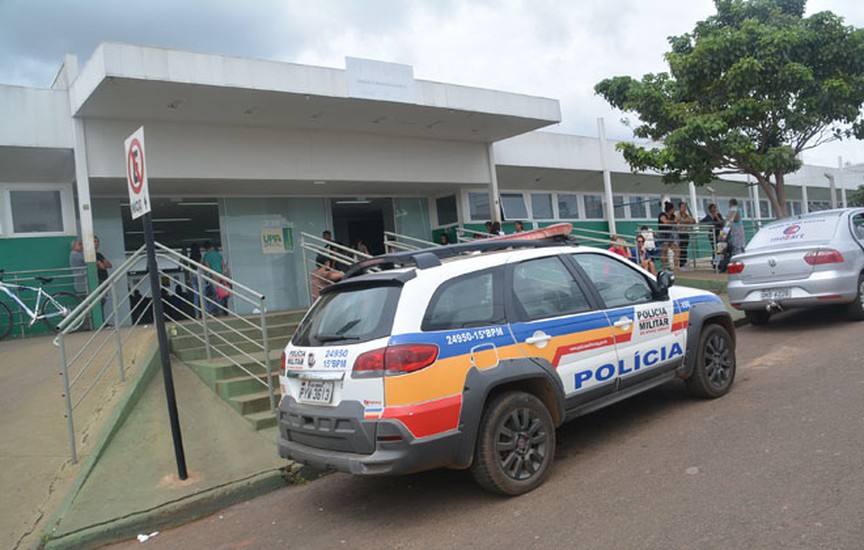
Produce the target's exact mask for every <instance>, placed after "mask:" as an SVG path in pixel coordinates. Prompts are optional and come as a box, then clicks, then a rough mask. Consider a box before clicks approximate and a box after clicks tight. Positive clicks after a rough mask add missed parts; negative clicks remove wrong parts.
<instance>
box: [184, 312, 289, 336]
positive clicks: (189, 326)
mask: <svg viewBox="0 0 864 550" xmlns="http://www.w3.org/2000/svg"><path fill="white" fill-rule="evenodd" d="M304 315H306V310H305V309H303V310H293V311H277V312H273V313H268V314H267V316H266V323H267V327H268V329H269V328H272V327H277V326H280V325H292V324H293V325H297V324H298V323H300V320H301V319H302V318H303V316H304ZM176 324H177V325H178V327H177V329H178V333H179V334H188V333H193V334H201V333H203V331H204V327H203V325H202V323H201V320H200V319H198V320H196V321H191V320H189V321H183V322H180V323H176ZM260 324H261V318H260V317H259V316H258V315H244V316H241V317H235V316H224V317H217V318H212V317H208V318H207V327H208V330H210V326H211V325H214V326H229V327H234V328H242V327H248V326H250V325H254V326H260Z"/></svg>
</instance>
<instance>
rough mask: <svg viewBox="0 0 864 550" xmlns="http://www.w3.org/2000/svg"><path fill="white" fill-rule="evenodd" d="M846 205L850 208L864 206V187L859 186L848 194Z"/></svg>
mask: <svg viewBox="0 0 864 550" xmlns="http://www.w3.org/2000/svg"><path fill="white" fill-rule="evenodd" d="M846 204H848V205H849V206H864V185H859V186H858V189H856V190H854V191H849V192H848V193H847V195H846Z"/></svg>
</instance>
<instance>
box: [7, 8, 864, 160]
mask: <svg viewBox="0 0 864 550" xmlns="http://www.w3.org/2000/svg"><path fill="white" fill-rule="evenodd" d="M807 8H808V9H807V13H808V14H810V13H814V12H816V11H822V10H830V11H833V12H835V13H837V14H839V15H841V16H843V17H844V18H845V19H846V23H847V24H849V25H854V26H856V27H864V2H862V1H861V0H810V1H809V2H808V6H807ZM714 12H715V9H714V3H713V1H712V0H581V1H571V0H246V1H242V0H143V1H142V0H137V1H131V0H0V84H12V85H22V86H36V87H47V86H50V84H51V82H52V80H53V79H54V76H55V75H56V73H57V71H58V69H59V68H60V65H61V63H62V61H63V56H64V55H65V54H67V53H72V54H75V55H77V56H78V59H79V62H80V63H81V64H82V65H83V64H84V63H85V62H86V61H87V59H89V57H90V55H91V54H92V53H93V50H94V49H95V47H96V46H97V45H98V44H99V43H100V42H105V41H115V42H127V43H131V44H141V45H148V46H159V47H165V48H176V49H182V50H192V51H198V52H205V53H215V54H225V55H233V56H241V57H251V58H259V59H267V60H274V61H286V62H292V63H301V64H310V65H320V66H324V67H333V68H344V66H345V57H346V56H349V57H363V58H369V59H376V60H381V61H391V62H396V63H404V64H408V65H412V66H413V67H414V76H415V78H418V79H421V80H434V81H439V82H446V83H450V84H461V85H467V86H477V87H483V88H491V89H497V90H504V91H509V92H516V93H524V94H530V95H537V96H543V97H549V98H553V99H557V100H559V101H560V102H561V111H562V118H563V120H562V123H561V124H560V125H558V126H556V127H553V128H550V129H551V130H553V131H560V132H566V133H571V134H578V135H589V136H596V135H597V118H599V117H603V118H604V119H605V120H606V128H607V135H608V137H610V138H614V139H632V133H631V132H630V130H629V129H628V128H627V127H625V126H624V125H622V124H621V122H620V121H621V119H622V118H623V114H622V113H621V112H618V111H614V110H612V109H611V108H610V107H609V106H608V104H607V103H606V102H605V101H604V100H603V99H601V98H599V97H597V96H595V95H594V92H593V88H594V85H595V84H596V83H597V82H599V81H600V80H602V79H604V78H607V77H611V76H617V75H631V76H635V77H641V76H642V75H643V74H645V73H649V72H660V71H665V70H667V68H668V67H667V65H666V64H665V62H664V61H663V54H664V53H665V52H666V51H668V50H669V45H668V42H667V41H666V39H667V37H669V36H673V35H680V34H684V33H687V32H689V31H691V30H692V29H693V27H694V25H695V23H696V22H697V21H700V20H702V19H705V18H706V17H708V16H709V15H711V14H713V13H714ZM0 123H2V122H0ZM838 155H842V157H843V160H844V162H853V163H864V143H861V142H852V143H849V142H845V143H843V144H841V145H839V146H837V145H829V146H824V147H821V148H819V149H817V150H815V151H812V152H809V153H806V154H805V160H806V162H808V163H811V164H823V165H826V166H837V157H838Z"/></svg>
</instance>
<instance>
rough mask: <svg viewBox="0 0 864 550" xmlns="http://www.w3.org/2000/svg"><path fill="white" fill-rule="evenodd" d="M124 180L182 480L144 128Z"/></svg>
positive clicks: (132, 142) (128, 146) (130, 147)
mask: <svg viewBox="0 0 864 550" xmlns="http://www.w3.org/2000/svg"><path fill="white" fill-rule="evenodd" d="M125 152H126V180H127V183H128V186H129V206H130V210H131V212H132V219H133V220H135V219H138V218H139V217H141V216H143V217H144V219H143V220H142V223H143V225H144V241H145V242H146V244H147V272H148V274H149V277H150V293H151V294H152V295H153V300H152V302H153V325H154V327H155V328H156V337H157V338H158V340H159V357H160V359H161V361H162V378H163V380H164V381H165V397H166V398H167V400H168V418H169V420H170V422H171V436H172V438H173V439H174V457H175V458H176V460H177V475H178V476H179V477H180V479H183V480H185V479H186V478H188V477H189V474H188V472H187V471H186V455H185V453H184V452H183V436H182V434H181V433H180V420H179V418H178V416H177V399H176V396H175V393H174V376H173V375H172V373H171V358H170V357H169V355H168V335H167V334H166V333H165V317H164V312H163V309H162V293H161V288H162V287H161V282H160V281H159V268H158V266H157V264H156V248H155V247H154V246H153V219H152V218H151V216H150V188H149V187H148V185H147V169H146V165H145V162H144V127H143V126H142V127H140V128H138V129H137V130H135V132H134V133H133V134H132V135H131V136H129V137H128V138H127V139H126V141H125Z"/></svg>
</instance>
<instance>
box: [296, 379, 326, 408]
mask: <svg viewBox="0 0 864 550" xmlns="http://www.w3.org/2000/svg"><path fill="white" fill-rule="evenodd" d="M297 399H298V400H299V401H305V402H307V403H329V402H330V400H331V399H333V381H332V380H303V381H302V382H300V393H298V394H297Z"/></svg>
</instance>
